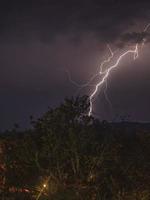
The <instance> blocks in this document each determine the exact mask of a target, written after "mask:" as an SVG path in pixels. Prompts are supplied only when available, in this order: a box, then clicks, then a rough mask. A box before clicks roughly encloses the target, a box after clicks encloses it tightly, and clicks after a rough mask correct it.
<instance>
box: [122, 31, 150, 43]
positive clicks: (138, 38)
mask: <svg viewBox="0 0 150 200" xmlns="http://www.w3.org/2000/svg"><path fill="white" fill-rule="evenodd" d="M143 40H146V41H147V42H149V40H150V33H147V32H142V33H137V32H132V33H126V34H124V35H122V36H121V41H122V42H123V43H124V44H127V43H129V44H135V43H142V42H143Z"/></svg>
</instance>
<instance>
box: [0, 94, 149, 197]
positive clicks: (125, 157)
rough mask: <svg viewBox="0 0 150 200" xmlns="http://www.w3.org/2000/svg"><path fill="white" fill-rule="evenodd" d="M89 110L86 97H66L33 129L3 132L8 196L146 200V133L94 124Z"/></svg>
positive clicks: (94, 121)
mask: <svg viewBox="0 0 150 200" xmlns="http://www.w3.org/2000/svg"><path fill="white" fill-rule="evenodd" d="M88 109H89V102H88V97H86V96H83V97H77V98H71V99H65V101H64V103H63V104H61V105H60V106H59V107H57V108H55V109H50V110H48V112H46V113H45V114H44V115H43V116H42V117H41V118H40V119H38V120H33V119H32V125H33V128H32V129H30V130H26V131H24V132H21V133H20V132H19V131H16V130H12V131H10V132H9V133H8V134H5V136H4V137H3V139H2V141H3V144H4V146H5V148H4V155H5V156H4V157H5V158H4V159H3V162H4V163H5V168H6V173H5V178H6V182H5V189H6V191H7V193H8V191H9V188H12V187H15V188H18V189H19V188H26V189H28V190H29V191H30V195H29V196H30V197H28V198H32V199H36V197H37V196H38V194H39V193H40V191H43V192H42V193H41V195H40V199H41V200H42V199H43V200H48V199H53V200H63V199H64V200H67V199H68V200H80V199H82V200H94V199H95V200H106V199H109V200H126V199H127V200H130V199H137V200H140V199H143V200H149V199H150V192H149V188H150V172H149V168H150V132H149V131H147V132H146V131H141V130H140V131H139V130H137V129H132V128H131V127H130V128H129V129H128V126H129V125H128V124H126V125H125V127H126V128H124V125H123V124H122V125H120V124H119V125H117V124H110V123H107V122H105V121H104V122H99V121H98V120H97V119H94V118H93V117H88V116H87V113H88ZM43 184H46V186H45V188H43ZM15 195H16V194H15ZM15 195H14V199H17V196H15ZM11 196H12V195H11ZM19 198H21V199H23V197H19ZM24 198H25V199H26V200H27V199H28V198H27V196H25V197H24Z"/></svg>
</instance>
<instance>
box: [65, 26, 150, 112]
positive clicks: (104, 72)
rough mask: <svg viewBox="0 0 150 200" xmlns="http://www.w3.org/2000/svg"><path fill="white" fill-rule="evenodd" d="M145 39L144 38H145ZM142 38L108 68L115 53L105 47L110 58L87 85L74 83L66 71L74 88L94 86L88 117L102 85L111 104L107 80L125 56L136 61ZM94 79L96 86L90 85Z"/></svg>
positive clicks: (101, 65)
mask: <svg viewBox="0 0 150 200" xmlns="http://www.w3.org/2000/svg"><path fill="white" fill-rule="evenodd" d="M149 28H150V23H149V24H148V25H147V26H146V27H145V28H144V30H143V32H142V33H146V32H147V31H148V29H149ZM145 37H146V36H145ZM145 37H144V38H143V39H142V41H141V44H140V43H136V44H135V46H134V47H133V48H131V49H129V50H127V51H125V52H124V53H122V54H121V55H120V56H119V58H117V60H116V62H115V64H113V65H110V66H109V63H110V61H111V60H112V59H113V58H114V54H115V52H116V51H115V52H113V51H112V49H111V48H110V46H109V45H107V48H108V50H109V52H110V56H109V57H108V58H107V59H105V60H104V61H103V62H102V63H101V64H100V66H99V67H98V72H97V73H96V74H94V75H93V76H92V77H91V78H90V79H89V81H88V82H87V83H84V84H82V85H81V84H79V83H77V82H75V81H74V80H72V78H71V75H70V73H69V71H67V74H68V78H69V81H70V82H71V83H73V84H74V85H75V86H77V87H79V88H80V90H81V89H82V88H84V87H87V86H94V90H93V92H92V93H91V94H90V95H89V103H90V108H89V112H88V116H91V115H92V113H93V102H94V99H95V96H96V94H97V93H98V91H99V88H100V87H102V86H103V85H104V84H105V86H106V88H105V90H104V94H105V97H106V100H107V101H108V102H109V104H111V102H110V101H109V99H108V97H107V95H106V90H107V80H108V78H109V75H110V73H111V72H112V71H113V70H114V69H115V68H117V67H119V64H120V62H121V61H122V59H123V58H124V57H126V56H127V55H130V54H131V55H133V60H136V59H137V58H138V57H139V47H143V46H144V45H145V42H146V38H145ZM106 64H107V67H106V69H105V68H104V67H105V66H106ZM96 77H100V81H98V83H97V84H94V85H92V84H91V82H92V81H93V80H94V79H95V78H96Z"/></svg>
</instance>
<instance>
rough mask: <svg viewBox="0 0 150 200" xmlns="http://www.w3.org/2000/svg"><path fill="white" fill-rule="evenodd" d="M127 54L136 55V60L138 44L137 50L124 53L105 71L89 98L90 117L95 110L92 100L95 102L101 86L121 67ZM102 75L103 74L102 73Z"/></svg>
mask: <svg viewBox="0 0 150 200" xmlns="http://www.w3.org/2000/svg"><path fill="white" fill-rule="evenodd" d="M127 54H133V55H134V59H136V58H137V57H138V44H136V46H135V49H133V50H128V51H126V52H125V53H123V54H122V55H121V56H120V57H119V58H118V60H117V62H116V63H115V64H114V65H112V66H110V67H109V68H108V69H107V70H105V71H104V72H103V74H104V76H103V78H102V80H101V81H100V82H98V83H97V84H96V86H95V89H94V91H93V92H92V94H91V95H90V97H89V100H90V110H89V113H88V115H89V116H90V115H91V114H92V110H93V103H92V100H93V98H94V97H95V95H96V93H97V92H98V89H99V87H100V86H101V85H103V83H105V82H106V81H107V79H108V77H109V74H110V72H111V71H112V70H113V69H114V68H116V67H118V65H119V63H120V61H121V60H122V58H123V57H125V56H126V55H127ZM100 74H101V71H100Z"/></svg>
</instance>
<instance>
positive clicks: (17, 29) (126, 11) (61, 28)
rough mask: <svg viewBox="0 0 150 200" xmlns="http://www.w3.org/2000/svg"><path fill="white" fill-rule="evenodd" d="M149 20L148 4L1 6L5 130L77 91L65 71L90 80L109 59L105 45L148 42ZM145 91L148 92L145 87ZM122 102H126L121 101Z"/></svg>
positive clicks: (41, 1) (99, 0)
mask: <svg viewBox="0 0 150 200" xmlns="http://www.w3.org/2000/svg"><path fill="white" fill-rule="evenodd" d="M149 20H150V1H148V0H142V1H141V0H133V1H131V0H126V1H120V0H95V1H93V0H74V1H73V0H30V1H28V0H26V1H24V0H22V1H16V0H14V1H10V0H5V1H4V0H2V1H1V3H0V92H1V93H0V95H1V96H2V98H1V99H3V101H2V103H1V102H0V110H2V112H0V121H1V123H2V124H1V126H2V127H4V126H3V124H5V127H6V124H8V122H7V120H8V118H9V117H10V116H11V118H9V120H8V121H9V122H10V121H11V120H12V121H14V122H15V119H18V118H19V117H20V118H21V119H23V118H24V114H23V113H26V112H27V111H28V113H30V110H32V111H33V112H35V113H36V110H37V111H38V113H40V112H42V111H43V107H44V109H46V108H47V107H48V104H49V105H50V106H51V105H54V104H56V102H59V100H60V99H61V100H62V99H63V98H64V96H66V95H67V96H69V95H70V96H71V95H72V93H74V91H75V88H74V87H73V89H72V86H71V85H70V84H69V82H68V80H67V78H66V77H67V76H66V74H65V73H63V72H62V69H63V68H65V67H67V68H69V69H70V70H71V74H72V75H73V78H74V79H75V80H78V81H79V82H84V80H88V78H89V77H90V75H91V74H92V73H93V70H94V72H95V70H97V65H98V64H99V63H100V62H101V60H102V58H103V56H104V54H105V53H106V52H103V50H104V47H106V43H109V44H110V45H111V47H112V48H113V46H115V45H116V44H117V45H118V44H119V42H120V46H121V45H122V47H124V46H125V44H127V43H136V42H141V41H142V39H143V37H146V38H147V41H149V36H150V35H149V34H148V33H143V32H142V31H143V28H144V27H145V26H146V24H147V23H149V22H150V21H149ZM146 60H148V58H147V59H146ZM147 65H148V64H147ZM142 66H143V69H144V68H146V65H145V64H142ZM60 69H61V70H60ZM145 71H146V70H145ZM120 73H121V72H120ZM145 73H146V72H145ZM139 74H140V73H139ZM83 79H84V80H83ZM129 79H131V78H129ZM132 80H133V79H132ZM130 81H131V80H130ZM130 81H129V82H130ZM119 85H121V84H119ZM149 85H150V83H149V82H148V83H147V87H148V88H149V87H150V86H149ZM111 88H113V84H112V85H111ZM123 88H125V86H123ZM137 88H138V87H137ZM142 88H143V91H144V84H143V85H142ZM87 90H88V89H87ZM72 91H73V92H72ZM112 93H113V92H112ZM114 93H115V92H114ZM41 96H42V97H43V98H42V100H41ZM115 96H116V95H115V94H114V97H113V99H114V101H115V100H116V99H115ZM116 98H117V97H116ZM146 98H147V96H145V97H143V99H146ZM120 99H121V100H122V101H123V97H122V98H121V97H120ZM30 100H31V101H30ZM125 101H126V98H125V99H124V102H125ZM45 102H46V103H45ZM143 102H144V100H143ZM19 103H20V104H19ZM127 104H128V103H127ZM127 104H126V106H127ZM8 105H10V106H8ZM17 105H20V107H19V108H18V107H17ZM40 105H42V106H40ZM137 105H139V104H137ZM10 107H11V108H12V109H11V108H10ZM41 107H42V108H41ZM137 107H138V106H137ZM137 107H136V108H135V110H136V109H137V110H138V108H137ZM31 108H33V109H31ZM19 110H21V111H19ZM120 110H121V108H120ZM145 110H146V108H145ZM18 113H19V114H18ZM139 116H140V113H139ZM142 117H143V115H142ZM148 117H149V116H148V114H147V116H146V117H145V118H148ZM139 118H140V117H139ZM143 119H144V118H143ZM17 121H18V120H17Z"/></svg>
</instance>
